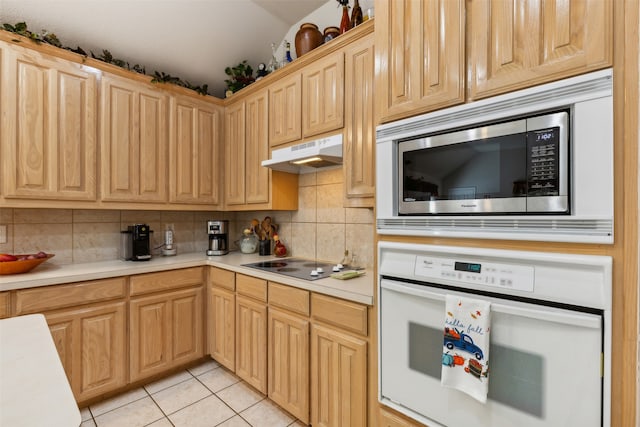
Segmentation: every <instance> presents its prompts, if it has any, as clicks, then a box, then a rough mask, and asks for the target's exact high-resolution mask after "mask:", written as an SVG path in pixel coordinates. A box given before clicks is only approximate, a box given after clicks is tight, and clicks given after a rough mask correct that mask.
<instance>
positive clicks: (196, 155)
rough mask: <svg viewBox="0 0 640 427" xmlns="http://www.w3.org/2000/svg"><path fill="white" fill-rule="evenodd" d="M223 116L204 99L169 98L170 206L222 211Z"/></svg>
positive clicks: (214, 105) (183, 96) (219, 110)
mask: <svg viewBox="0 0 640 427" xmlns="http://www.w3.org/2000/svg"><path fill="white" fill-rule="evenodd" d="M222 113H223V107H222V106H220V105H216V104H214V103H212V102H208V101H207V100H205V99H198V98H196V97H194V96H186V95H175V96H173V97H171V120H170V123H171V137H170V151H169V152H170V158H171V162H170V168H169V176H170V180H169V181H170V198H169V200H170V202H171V203H187V204H196V205H203V204H204V205H208V206H209V207H211V208H218V207H222V197H221V194H222V184H221V181H220V176H221V175H220V169H221V168H220V165H222V164H223V160H222V152H221V149H220V147H221V143H222V131H221V126H222Z"/></svg>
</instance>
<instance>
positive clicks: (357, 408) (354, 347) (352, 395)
mask: <svg viewBox="0 0 640 427" xmlns="http://www.w3.org/2000/svg"><path fill="white" fill-rule="evenodd" d="M311 402H312V403H311V424H312V425H313V426H314V427H320V426H323V427H358V426H366V424H367V342H366V341H365V340H364V339H362V338H359V337H356V336H354V335H351V334H347V333H344V332H342V331H340V330H338V329H334V328H331V327H326V326H322V325H316V324H313V325H312V326H311Z"/></svg>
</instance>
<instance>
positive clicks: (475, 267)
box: [453, 261, 482, 273]
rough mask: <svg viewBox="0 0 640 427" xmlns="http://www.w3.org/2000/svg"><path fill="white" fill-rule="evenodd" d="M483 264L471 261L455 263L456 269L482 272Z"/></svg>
mask: <svg viewBox="0 0 640 427" xmlns="http://www.w3.org/2000/svg"><path fill="white" fill-rule="evenodd" d="M481 267H482V265H481V264H473V263H470V262H458V261H456V263H455V265H454V267H453V268H454V270H456V271H468V272H470V273H480V269H481Z"/></svg>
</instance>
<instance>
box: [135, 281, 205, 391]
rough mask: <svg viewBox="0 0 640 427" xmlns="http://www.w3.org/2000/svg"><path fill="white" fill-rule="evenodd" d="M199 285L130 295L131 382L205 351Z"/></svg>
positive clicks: (181, 362) (180, 363) (162, 370)
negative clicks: (138, 295) (142, 294)
mask: <svg viewBox="0 0 640 427" xmlns="http://www.w3.org/2000/svg"><path fill="white" fill-rule="evenodd" d="M202 292H203V290H202V286H200V287H197V288H190V289H184V290H179V291H170V292H162V293H158V294H153V295H149V296H142V297H137V298H132V299H131V302H130V306H129V315H130V317H129V322H130V337H129V340H130V354H131V357H130V377H131V382H134V381H137V380H140V379H143V378H146V377H150V376H152V375H155V374H159V373H162V372H164V371H166V370H169V369H171V368H172V367H174V366H178V365H182V364H185V363H187V362H189V361H192V360H197V359H199V358H200V357H202V356H203V355H204V348H203V332H202V331H203V322H204V318H203V299H202V298H203V296H202Z"/></svg>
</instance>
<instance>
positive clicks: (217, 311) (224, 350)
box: [208, 286, 236, 371]
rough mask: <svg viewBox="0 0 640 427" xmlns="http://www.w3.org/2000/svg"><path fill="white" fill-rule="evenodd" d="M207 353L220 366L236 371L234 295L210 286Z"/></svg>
mask: <svg viewBox="0 0 640 427" xmlns="http://www.w3.org/2000/svg"><path fill="white" fill-rule="evenodd" d="M209 309H210V313H209V314H208V319H209V321H210V322H211V323H210V325H209V335H208V337H209V353H210V354H211V357H213V358H214V359H215V360H216V361H217V362H218V363H220V364H221V365H222V366H224V367H226V368H228V369H230V370H232V371H235V369H236V295H235V292H232V291H229V290H226V289H221V288H217V287H214V286H212V287H211V288H210V289H209Z"/></svg>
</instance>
